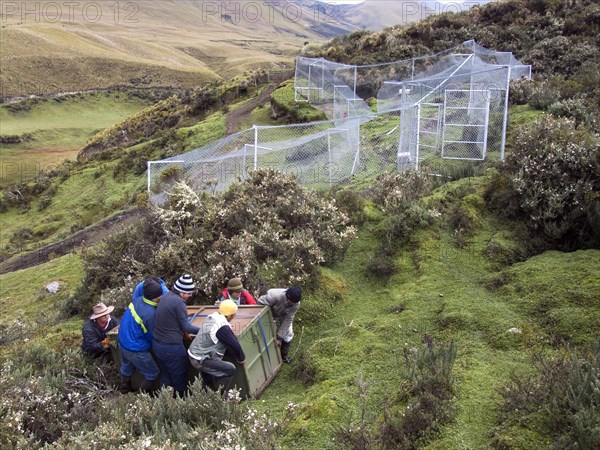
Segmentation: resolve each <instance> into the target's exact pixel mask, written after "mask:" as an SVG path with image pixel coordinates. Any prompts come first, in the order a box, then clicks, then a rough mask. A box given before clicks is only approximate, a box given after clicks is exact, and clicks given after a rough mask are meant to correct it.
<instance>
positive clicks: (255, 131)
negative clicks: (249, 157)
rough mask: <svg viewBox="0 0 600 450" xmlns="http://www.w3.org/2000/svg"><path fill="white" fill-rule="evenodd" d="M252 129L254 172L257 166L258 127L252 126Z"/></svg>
mask: <svg viewBox="0 0 600 450" xmlns="http://www.w3.org/2000/svg"><path fill="white" fill-rule="evenodd" d="M252 128H254V170H256V167H257V166H258V127H257V126H256V125H252Z"/></svg>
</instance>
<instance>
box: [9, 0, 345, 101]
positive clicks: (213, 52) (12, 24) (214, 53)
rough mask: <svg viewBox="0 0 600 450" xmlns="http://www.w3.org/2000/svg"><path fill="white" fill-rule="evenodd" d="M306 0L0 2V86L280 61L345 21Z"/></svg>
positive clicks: (150, 76)
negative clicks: (0, 22)
mask: <svg viewBox="0 0 600 450" xmlns="http://www.w3.org/2000/svg"><path fill="white" fill-rule="evenodd" d="M311 5H312V3H310V2H307V1H301V2H294V3H293V4H292V3H285V4H284V3H281V4H280V3H279V2H250V3H248V2H213V1H211V2H208V1H190V0H171V1H166V0H162V1H151V2H129V3H122V4H121V3H109V2H94V3H77V2H74V3H73V4H70V5H64V4H60V3H56V2H34V1H24V2H18V3H17V2H14V3H3V5H2V33H1V48H2V50H1V60H0V64H1V66H2V74H1V75H0V84H1V86H2V93H1V95H2V97H3V98H6V97H14V96H23V95H27V94H44V93H53V92H60V91H75V90H81V89H92V88H108V87H114V86H128V87H192V86H196V85H199V84H202V83H205V82H207V81H209V80H212V79H216V78H231V77H233V76H235V75H237V74H240V73H241V72H243V71H245V70H247V69H253V68H257V67H259V66H265V65H267V66H268V65H278V64H288V65H289V64H291V63H292V62H293V58H294V57H295V56H296V55H297V54H298V52H299V51H300V49H301V48H302V46H303V45H304V43H305V42H306V41H308V40H318V39H324V38H328V37H332V36H334V35H336V34H342V33H345V32H347V31H349V30H351V29H353V28H354V27H353V26H352V25H350V24H347V23H343V22H340V21H339V20H337V19H334V18H330V17H328V16H327V12H328V10H323V11H319V10H318V9H314V8H312V7H311ZM332 11H333V10H332Z"/></svg>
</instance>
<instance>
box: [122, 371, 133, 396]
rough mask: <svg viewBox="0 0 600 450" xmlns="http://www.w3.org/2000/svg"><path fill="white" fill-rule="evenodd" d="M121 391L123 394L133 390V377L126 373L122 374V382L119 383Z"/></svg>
mask: <svg viewBox="0 0 600 450" xmlns="http://www.w3.org/2000/svg"><path fill="white" fill-rule="evenodd" d="M119 392H120V393H121V394H127V393H128V392H133V387H132V386H131V377H126V376H125V375H121V384H119Z"/></svg>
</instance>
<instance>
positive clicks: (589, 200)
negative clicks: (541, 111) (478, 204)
mask: <svg viewBox="0 0 600 450" xmlns="http://www.w3.org/2000/svg"><path fill="white" fill-rule="evenodd" d="M512 147H513V150H512V152H511V154H509V156H508V157H507V159H506V162H505V164H504V165H503V167H502V169H501V171H500V173H499V174H498V175H497V177H496V179H495V180H493V181H492V183H491V185H490V188H489V189H488V194H487V199H488V200H489V201H490V206H491V207H492V208H496V209H497V210H499V211H502V213H503V214H506V213H507V212H509V213H512V215H513V216H517V217H520V218H523V219H524V220H525V222H526V223H527V224H528V225H529V227H530V229H531V230H532V231H534V232H537V233H540V234H541V235H542V236H543V237H544V238H545V239H546V240H548V241H549V245H550V248H564V249H572V248H578V247H579V248H580V247H582V246H590V245H592V246H597V245H598V244H599V243H600V236H599V235H598V229H599V225H600V222H599V217H600V197H598V191H599V190H600V141H599V140H598V138H597V137H595V136H594V135H592V134H590V133H589V132H587V131H585V130H584V129H581V128H577V127H575V124H574V123H573V121H571V120H569V119H554V118H553V117H551V116H545V117H543V118H541V119H539V120H537V121H535V122H534V123H532V124H530V125H527V126H524V127H522V129H521V131H520V133H519V136H518V138H517V139H516V141H515V142H514V144H513V146H512Z"/></svg>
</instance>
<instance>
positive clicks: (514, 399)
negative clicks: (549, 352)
mask: <svg viewBox="0 0 600 450" xmlns="http://www.w3.org/2000/svg"><path fill="white" fill-rule="evenodd" d="M534 365H535V367H536V373H535V374H533V375H530V376H525V377H518V376H513V377H512V380H511V382H510V383H509V384H508V385H507V386H505V387H504V389H503V390H502V391H501V394H502V397H503V399H504V404H503V405H502V408H501V413H500V417H499V421H498V426H497V427H496V428H495V429H494V431H493V434H492V443H493V444H494V447H495V448H499V449H500V448H506V444H505V441H506V436H507V435H510V434H511V431H512V430H513V429H516V430H518V429H519V428H521V427H522V426H523V425H522V424H523V423H525V422H526V419H529V418H531V417H538V418H539V419H538V421H539V422H541V425H542V426H543V428H542V432H543V433H544V434H546V435H550V436H551V437H552V439H553V441H554V442H553V448H574V449H588V448H589V449H591V448H599V447H600V432H599V430H600V415H598V408H600V390H598V386H599V385H600V340H597V341H596V342H595V343H594V344H593V345H592V346H591V348H589V349H586V350H584V351H573V350H568V349H567V351H565V352H562V353H559V354H558V356H556V357H554V358H549V357H544V356H541V355H536V356H535V358H534Z"/></svg>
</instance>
